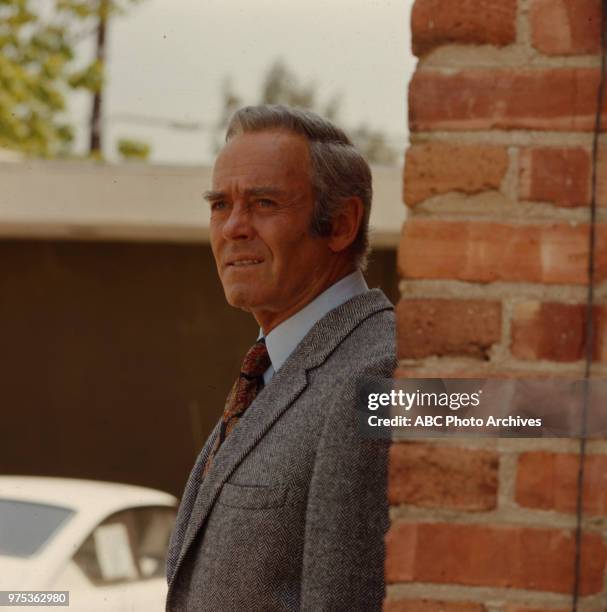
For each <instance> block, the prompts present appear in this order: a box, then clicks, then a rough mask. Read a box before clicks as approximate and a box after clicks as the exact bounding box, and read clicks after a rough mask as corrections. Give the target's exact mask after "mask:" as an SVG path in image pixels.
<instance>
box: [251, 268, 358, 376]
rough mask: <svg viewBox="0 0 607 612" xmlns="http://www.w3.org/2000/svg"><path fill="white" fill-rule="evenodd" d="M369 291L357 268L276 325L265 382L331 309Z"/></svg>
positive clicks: (269, 341)
mask: <svg viewBox="0 0 607 612" xmlns="http://www.w3.org/2000/svg"><path fill="white" fill-rule="evenodd" d="M366 291H369V287H367V283H366V282H365V278H364V276H363V275H362V272H361V271H360V270H357V271H356V272H352V274H348V276H344V278H342V279H341V280H339V281H337V282H336V283H335V284H333V285H331V286H330V287H329V288H328V289H326V290H325V291H323V292H322V293H321V294H320V295H318V296H317V297H316V298H314V299H313V300H312V301H311V302H310V303H309V304H306V305H305V306H304V307H303V308H302V309H301V310H299V311H297V312H296V313H295V314H294V315H293V316H292V317H290V318H288V319H287V320H286V321H283V322H282V323H281V324H280V325H278V326H276V327H275V328H274V329H273V330H272V331H271V332H270V333H269V334H268V335H267V336H266V346H267V347H268V354H269V355H270V360H271V361H272V365H271V366H270V367H269V368H268V369H267V370H266V371H265V372H264V375H263V381H264V384H266V385H267V384H268V383H269V382H270V380H272V376H274V374H275V373H276V372H278V370H280V368H281V367H282V365H283V364H284V362H285V361H286V360H287V358H288V357H289V355H290V354H291V353H292V352H293V351H294V350H295V348H296V347H297V345H298V344H299V343H300V342H301V341H302V340H303V338H304V336H305V335H306V334H307V333H308V332H309V331H310V330H311V329H312V326H313V325H314V323H316V322H317V321H320V319H322V318H323V317H324V316H325V315H326V314H327V313H328V312H329V311H331V310H333V309H334V308H337V307H338V306H341V305H342V304H343V303H345V302H347V301H348V300H349V299H351V298H353V297H354V296H356V295H359V294H361V293H365V292H366ZM262 337H263V332H262V331H261V330H260V331H259V336H258V338H262Z"/></svg>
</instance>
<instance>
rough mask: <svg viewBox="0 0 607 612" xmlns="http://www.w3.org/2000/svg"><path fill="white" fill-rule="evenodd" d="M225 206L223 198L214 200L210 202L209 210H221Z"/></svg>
mask: <svg viewBox="0 0 607 612" xmlns="http://www.w3.org/2000/svg"><path fill="white" fill-rule="evenodd" d="M225 207H226V203H225V202H224V201H223V200H216V201H215V202H211V210H223V209H224V208H225Z"/></svg>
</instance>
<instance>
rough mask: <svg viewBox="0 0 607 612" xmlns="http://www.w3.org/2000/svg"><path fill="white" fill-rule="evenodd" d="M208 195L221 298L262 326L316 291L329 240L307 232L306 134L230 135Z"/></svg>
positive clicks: (280, 317)
mask: <svg viewBox="0 0 607 612" xmlns="http://www.w3.org/2000/svg"><path fill="white" fill-rule="evenodd" d="M207 199H208V200H209V202H210V206H211V224H210V233H211V247H212V249H213V255H214V256H215V262H216V264H217V270H218V272H219V277H220V279H221V283H222V285H223V289H224V292H225V295H226V299H227V301H228V303H229V304H231V305H232V306H236V307H238V308H242V309H244V310H248V311H250V312H252V313H253V314H254V315H255V317H256V318H257V321H258V322H259V323H260V324H261V325H262V327H263V328H264V331H265V332H266V333H267V331H269V329H268V328H272V327H275V326H276V325H277V324H278V323H280V322H281V321H282V320H285V319H286V318H288V317H289V316H291V314H293V313H295V312H297V310H299V309H300V308H301V307H303V306H304V305H305V304H306V303H307V302H309V301H310V300H311V299H313V298H314V297H315V295H316V294H317V293H318V292H319V291H320V290H321V289H322V288H323V287H322V284H323V279H324V278H325V276H326V273H327V270H328V269H330V267H331V266H330V265H329V262H330V259H331V255H332V254H331V251H330V249H329V248H328V246H327V239H326V238H320V237H316V236H312V235H311V234H310V223H311V218H312V211H313V206H314V199H313V193H312V184H311V176H310V154H309V147H308V143H307V141H306V139H305V138H304V137H303V136H299V135H297V134H292V133H290V132H286V131H281V130H268V131H263V132H249V133H245V134H241V135H239V136H235V137H234V138H232V139H231V140H230V141H229V142H228V143H227V144H226V146H225V147H224V149H223V150H222V151H221V153H220V154H219V157H218V158H217V161H216V163H215V168H214V172H213V190H212V191H211V192H210V193H209V194H207Z"/></svg>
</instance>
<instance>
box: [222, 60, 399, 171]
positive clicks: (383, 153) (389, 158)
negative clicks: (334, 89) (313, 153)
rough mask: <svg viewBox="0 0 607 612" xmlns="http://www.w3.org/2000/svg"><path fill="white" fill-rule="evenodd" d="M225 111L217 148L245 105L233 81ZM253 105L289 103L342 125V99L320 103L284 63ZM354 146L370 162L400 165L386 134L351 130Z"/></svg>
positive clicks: (225, 92) (226, 95)
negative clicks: (236, 112) (228, 126)
mask: <svg viewBox="0 0 607 612" xmlns="http://www.w3.org/2000/svg"><path fill="white" fill-rule="evenodd" d="M221 97H222V112H221V116H220V119H219V121H218V123H217V126H216V131H215V134H214V140H215V149H216V150H218V149H219V148H220V146H221V142H220V136H221V135H223V134H225V130H226V128H227V125H228V123H229V121H230V117H231V116H232V114H233V113H234V112H235V111H236V110H237V109H238V108H240V107H241V106H243V101H242V99H241V97H240V96H239V95H238V94H236V93H235V92H234V90H233V89H232V84H231V81H230V80H229V79H226V81H224V85H223V88H222V91H221ZM249 103H251V104H285V105H287V106H297V107H300V108H305V109H308V110H313V111H315V112H317V113H318V114H320V115H322V116H323V117H326V118H327V119H329V120H330V121H334V122H336V123H339V109H340V106H341V96H340V95H335V96H333V97H332V98H331V99H330V100H329V101H328V102H326V103H324V104H320V103H319V102H318V100H317V96H316V86H315V85H314V83H302V82H301V81H300V80H299V79H298V77H297V75H295V74H294V73H293V72H292V71H291V70H290V69H289V68H288V67H287V66H286V64H284V62H282V61H281V60H278V61H276V62H275V63H274V64H273V65H272V66H270V69H269V70H268V71H267V73H266V76H265V78H264V80H263V83H262V84H261V92H260V96H259V99H258V100H257V101H255V102H249ZM349 134H350V136H351V138H352V140H353V142H354V144H355V145H356V146H357V147H358V148H359V149H360V151H361V152H362V154H363V155H364V156H365V157H366V159H367V160H368V161H369V162H372V163H377V164H386V165H391V164H394V163H396V161H397V154H396V151H395V150H394V149H393V148H392V147H391V146H390V144H389V143H388V141H387V139H386V136H385V134H384V133H383V132H381V131H379V130H375V129H372V128H370V127H369V126H367V125H365V124H362V125H360V126H359V127H358V128H356V129H355V130H349Z"/></svg>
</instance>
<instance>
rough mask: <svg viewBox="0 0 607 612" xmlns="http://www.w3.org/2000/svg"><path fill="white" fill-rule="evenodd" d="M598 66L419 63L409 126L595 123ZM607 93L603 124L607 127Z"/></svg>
mask: <svg viewBox="0 0 607 612" xmlns="http://www.w3.org/2000/svg"><path fill="white" fill-rule="evenodd" d="M598 85H599V72H598V69H594V68H520V69H515V68H503V69H494V70H491V69H477V70H472V69H470V70H461V71H459V72H456V73H453V74H452V73H443V72H440V71H438V70H436V69H430V68H428V69H418V70H417V71H416V72H415V74H414V75H413V78H412V79H411V83H410V85H409V127H410V130H411V131H413V132H417V131H424V130H425V131H427V130H453V131H457V130H492V129H535V130H556V131H566V132H569V131H591V130H593V129H594V122H595V113H596V98H597V91H598ZM606 111H607V99H606V100H605V103H604V107H603V116H604V121H603V129H607V112H606Z"/></svg>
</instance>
